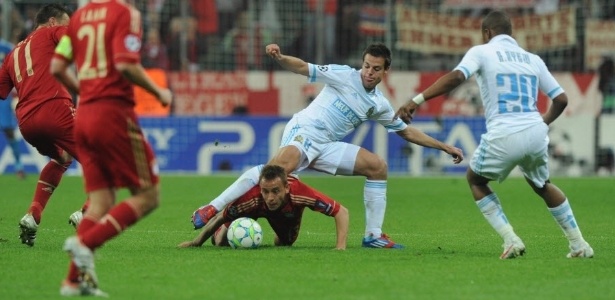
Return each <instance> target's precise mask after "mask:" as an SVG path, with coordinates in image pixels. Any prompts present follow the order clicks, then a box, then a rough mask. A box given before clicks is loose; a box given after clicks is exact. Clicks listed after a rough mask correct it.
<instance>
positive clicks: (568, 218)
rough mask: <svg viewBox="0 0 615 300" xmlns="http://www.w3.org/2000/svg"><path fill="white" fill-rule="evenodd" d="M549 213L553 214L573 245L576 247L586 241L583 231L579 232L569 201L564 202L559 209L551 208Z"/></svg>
mask: <svg viewBox="0 0 615 300" xmlns="http://www.w3.org/2000/svg"><path fill="white" fill-rule="evenodd" d="M549 212H551V215H553V218H554V219H555V221H557V224H559V227H561V228H562V230H563V231H564V235H566V238H567V239H568V241H569V242H570V244H571V245H576V244H579V243H581V242H583V241H584V240H583V236H582V235H581V230H579V226H577V221H576V220H575V218H574V214H573V213H572V208H571V207H570V203H568V199H566V200H564V202H563V203H562V204H560V205H559V206H557V207H553V208H549Z"/></svg>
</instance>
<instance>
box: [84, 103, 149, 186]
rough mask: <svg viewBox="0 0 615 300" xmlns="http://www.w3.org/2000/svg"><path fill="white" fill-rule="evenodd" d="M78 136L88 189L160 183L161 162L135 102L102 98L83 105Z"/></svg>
mask: <svg viewBox="0 0 615 300" xmlns="http://www.w3.org/2000/svg"><path fill="white" fill-rule="evenodd" d="M75 140H76V141H77V152H78V153H79V157H80V158H81V160H80V163H81V166H82V168H83V175H84V178H85V190H86V192H92V191H96V190H100V189H106V188H125V187H127V188H147V187H151V186H155V185H156V184H158V180H159V178H158V165H157V164H156V159H155V157H154V152H153V151H152V148H151V147H150V145H149V144H148V143H147V140H146V139H145V137H144V136H143V132H142V131H141V128H140V127H139V124H138V120H137V116H136V114H135V112H134V109H133V107H132V106H131V105H129V104H127V103H123V102H120V101H115V100H107V99H105V100H99V101H97V102H94V103H88V104H85V105H80V106H79V108H78V110H77V117H76V118H75Z"/></svg>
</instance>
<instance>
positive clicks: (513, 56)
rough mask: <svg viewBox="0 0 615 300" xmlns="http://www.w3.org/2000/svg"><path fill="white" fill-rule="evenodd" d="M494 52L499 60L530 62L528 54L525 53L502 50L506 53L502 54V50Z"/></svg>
mask: <svg viewBox="0 0 615 300" xmlns="http://www.w3.org/2000/svg"><path fill="white" fill-rule="evenodd" d="M496 54H497V55H498V60H499V61H500V62H518V63H526V64H529V63H530V56H529V55H528V54H527V53H519V52H513V51H504V54H506V55H503V54H502V51H496Z"/></svg>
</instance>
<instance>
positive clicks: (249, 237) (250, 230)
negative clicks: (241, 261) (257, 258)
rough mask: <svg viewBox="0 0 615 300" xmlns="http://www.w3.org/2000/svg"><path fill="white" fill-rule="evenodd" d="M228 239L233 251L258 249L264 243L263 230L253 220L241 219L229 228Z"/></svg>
mask: <svg viewBox="0 0 615 300" xmlns="http://www.w3.org/2000/svg"><path fill="white" fill-rule="evenodd" d="M226 238H227V239H228V243H229V245H230V246H231V248H233V249H238V248H247V249H253V248H258V246H260V244H261V242H262V241H263V229H262V228H261V225H260V224H258V223H257V222H256V221H255V220H253V219H251V218H239V219H236V220H235V221H233V222H232V223H231V225H230V226H229V228H228V231H227V233H226Z"/></svg>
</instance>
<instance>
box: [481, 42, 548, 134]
mask: <svg viewBox="0 0 615 300" xmlns="http://www.w3.org/2000/svg"><path fill="white" fill-rule="evenodd" d="M470 51H472V52H476V53H473V54H472V55H473V56H474V57H479V59H481V60H482V63H481V70H480V72H479V73H478V77H477V83H478V85H479V88H480V91H481V98H482V100H483V105H484V107H485V117H486V119H487V127H488V128H490V131H491V130H493V129H496V128H497V130H498V131H499V132H501V134H502V135H506V134H509V133H513V132H517V131H520V130H523V129H525V128H528V127H531V126H533V125H534V124H537V123H540V122H542V117H541V116H540V113H539V112H538V108H537V101H538V89H539V85H540V84H541V82H540V80H539V79H540V78H541V74H542V73H541V72H542V68H541V65H542V66H544V62H543V61H542V60H541V59H540V57H538V56H537V55H535V54H532V53H530V52H527V51H526V50H524V49H523V48H521V47H519V45H518V44H517V42H516V41H515V40H514V39H513V38H512V37H510V36H508V35H498V36H496V37H494V38H493V39H492V40H491V41H490V42H489V43H487V44H484V45H480V46H475V47H474V48H473V49H471V50H470ZM556 84H557V83H555V85H553V87H556ZM492 133H493V131H492Z"/></svg>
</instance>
